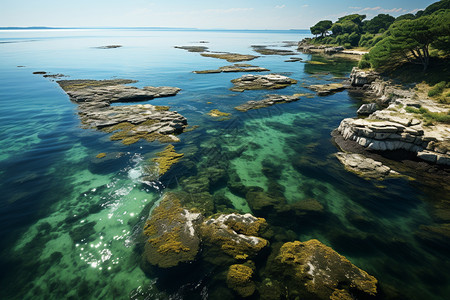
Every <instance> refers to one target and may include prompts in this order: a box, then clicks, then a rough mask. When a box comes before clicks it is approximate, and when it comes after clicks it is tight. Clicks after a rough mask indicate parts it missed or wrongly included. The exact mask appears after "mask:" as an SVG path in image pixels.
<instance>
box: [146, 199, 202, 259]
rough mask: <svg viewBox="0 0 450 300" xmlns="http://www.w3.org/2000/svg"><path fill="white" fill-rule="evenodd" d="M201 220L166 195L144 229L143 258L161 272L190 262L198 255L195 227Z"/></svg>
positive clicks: (151, 214)
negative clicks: (161, 269) (160, 269)
mask: <svg viewBox="0 0 450 300" xmlns="http://www.w3.org/2000/svg"><path fill="white" fill-rule="evenodd" d="M201 219H202V216H201V214H199V213H194V212H192V211H189V210H187V209H185V208H183V207H182V206H181V203H180V200H179V199H178V197H177V196H176V195H175V194H173V193H165V194H164V196H163V198H162V200H161V202H160V203H159V205H158V206H157V207H156V208H155V209H153V211H152V212H151V213H150V216H149V218H148V220H147V222H146V223H145V226H144V231H143V234H144V236H145V237H146V239H147V242H146V244H145V247H144V254H143V255H144V258H145V259H146V260H147V261H148V262H149V263H150V264H152V265H154V266H158V267H160V268H170V267H174V266H177V265H178V264H180V263H185V262H189V261H193V260H194V259H195V257H196V255H197V252H198V251H199V245H200V239H199V236H198V230H197V227H196V226H197V224H198V223H200V222H201Z"/></svg>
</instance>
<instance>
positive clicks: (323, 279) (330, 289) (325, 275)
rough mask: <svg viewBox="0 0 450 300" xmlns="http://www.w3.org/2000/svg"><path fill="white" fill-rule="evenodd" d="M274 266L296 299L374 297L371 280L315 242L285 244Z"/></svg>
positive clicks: (374, 292)
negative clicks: (297, 296)
mask: <svg viewBox="0 0 450 300" xmlns="http://www.w3.org/2000/svg"><path fill="white" fill-rule="evenodd" d="M275 264H277V268H278V269H277V270H278V271H279V272H280V276H281V278H283V279H284V283H285V284H286V285H287V287H288V289H290V290H291V291H292V290H298V293H299V295H300V296H301V297H300V298H304V299H309V298H313V299H330V298H331V299H346V298H347V299H352V298H349V297H348V295H350V294H351V295H357V297H358V296H359V297H361V298H362V297H368V296H369V297H370V296H373V297H374V296H376V294H377V279H375V277H373V276H371V275H369V274H367V272H365V271H364V270H361V269H359V268H358V267H356V266H355V265H353V264H352V263H351V262H350V261H349V260H348V259H346V258H345V257H344V256H342V255H340V254H338V253H337V252H335V251H334V250H333V249H332V248H330V247H328V246H325V245H324V244H322V243H321V242H319V241H318V240H309V241H307V242H303V243H302V242H299V241H295V242H288V243H285V244H284V245H283V246H282V247H281V248H280V251H279V254H278V255H277V256H276V258H275ZM339 295H345V296H346V297H342V298H339V297H338V296H339Z"/></svg>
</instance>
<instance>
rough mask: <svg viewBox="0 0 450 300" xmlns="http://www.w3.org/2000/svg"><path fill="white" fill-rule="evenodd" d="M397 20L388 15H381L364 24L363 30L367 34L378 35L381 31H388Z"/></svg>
mask: <svg viewBox="0 0 450 300" xmlns="http://www.w3.org/2000/svg"><path fill="white" fill-rule="evenodd" d="M394 21H395V18H394V17H392V16H390V15H387V14H379V15H378V16H375V17H373V18H372V19H371V20H369V21H364V22H363V29H364V31H365V32H369V33H378V32H380V30H383V31H384V30H386V29H388V28H389V26H391V24H392V23H394Z"/></svg>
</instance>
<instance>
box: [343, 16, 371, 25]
mask: <svg viewBox="0 0 450 300" xmlns="http://www.w3.org/2000/svg"><path fill="white" fill-rule="evenodd" d="M365 18H366V15H358V14H353V15H348V16H343V17H341V18H339V19H338V21H337V22H336V23H344V22H345V21H350V22H352V23H355V24H356V25H358V26H361V23H362V21H363V20H364V19H365Z"/></svg>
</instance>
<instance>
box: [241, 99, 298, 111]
mask: <svg viewBox="0 0 450 300" xmlns="http://www.w3.org/2000/svg"><path fill="white" fill-rule="evenodd" d="M299 99H300V97H299V96H298V95H292V96H289V95H266V96H265V97H264V99H262V100H259V101H248V102H246V103H244V104H241V105H239V106H236V107H235V108H234V109H236V110H239V111H248V110H251V109H259V108H264V107H268V106H272V105H275V104H280V103H289V102H293V101H297V100H299Z"/></svg>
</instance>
